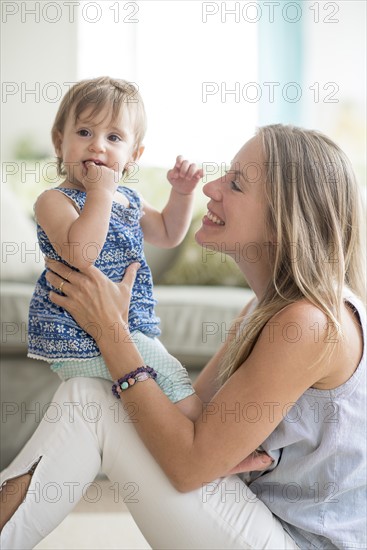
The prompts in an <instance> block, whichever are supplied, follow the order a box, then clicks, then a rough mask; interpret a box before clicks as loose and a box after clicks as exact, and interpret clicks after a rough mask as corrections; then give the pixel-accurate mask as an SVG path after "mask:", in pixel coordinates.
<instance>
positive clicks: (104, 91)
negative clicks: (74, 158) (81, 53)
mask: <svg viewBox="0 0 367 550" xmlns="http://www.w3.org/2000/svg"><path fill="white" fill-rule="evenodd" d="M90 107H92V110H91V112H90V113H89V117H90V118H91V119H92V118H93V117H94V116H96V115H98V114H99V113H100V112H101V111H103V110H104V108H105V107H110V108H111V122H113V121H114V120H115V119H116V117H117V116H118V115H119V114H120V112H121V109H128V110H129V111H130V112H132V113H133V114H134V118H133V120H134V125H135V128H134V129H135V143H134V150H135V151H136V150H138V149H139V147H140V146H141V144H142V141H143V139H144V136H145V132H146V114H145V108H144V103H143V100H142V98H141V95H140V94H139V91H138V88H137V86H136V84H134V83H132V82H127V81H126V80H121V79H113V78H110V77H108V76H101V77H99V78H93V79H89V80H81V81H80V82H77V83H76V84H74V86H72V87H71V88H70V90H69V91H68V92H67V93H66V94H65V96H64V97H63V99H62V101H61V104H60V107H59V109H58V111H57V114H56V117H55V121H54V124H53V126H52V130H51V137H52V143H53V145H54V147H55V149H56V150H57V149H58V146H59V141H60V134H61V135H62V134H63V132H64V128H65V124H66V120H67V117H68V115H69V113H70V112H72V113H73V115H74V118H75V121H77V120H78V118H79V117H80V116H81V114H82V113H83V112H84V111H85V110H86V109H89V108H90ZM57 173H58V174H59V175H62V176H65V175H66V171H65V168H64V166H63V159H62V158H61V157H58V158H57Z"/></svg>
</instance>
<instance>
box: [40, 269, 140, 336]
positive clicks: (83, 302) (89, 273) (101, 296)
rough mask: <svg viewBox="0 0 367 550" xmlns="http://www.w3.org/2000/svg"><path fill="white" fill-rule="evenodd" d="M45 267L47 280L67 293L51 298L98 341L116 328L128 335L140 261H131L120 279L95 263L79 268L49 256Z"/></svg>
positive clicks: (54, 293) (54, 295)
mask: <svg viewBox="0 0 367 550" xmlns="http://www.w3.org/2000/svg"><path fill="white" fill-rule="evenodd" d="M46 267H47V268H48V270H49V271H48V272H47V273H46V279H47V281H48V282H49V283H51V285H52V286H53V287H54V288H56V289H58V290H60V291H62V292H63V294H64V296H61V295H60V294H57V293H56V292H51V293H50V299H51V301H52V302H54V303H55V304H57V305H58V306H61V307H63V308H64V309H66V311H68V312H69V313H70V315H72V316H73V318H74V319H75V321H76V322H77V323H78V325H79V326H80V327H81V328H82V329H83V330H85V331H86V332H88V334H90V335H91V336H92V337H93V338H94V339H95V340H96V341H98V340H99V338H100V336H101V335H102V334H103V333H106V331H107V332H109V333H111V335H112V333H113V332H114V333H115V334H116V328H118V330H119V331H120V330H122V331H124V333H125V334H126V335H127V336H128V335H129V329H128V325H127V320H128V314H129V306H130V298H131V290H132V287H133V285H134V281H135V277H136V273H137V270H138V269H139V267H140V264H138V263H133V264H131V265H130V266H129V267H128V268H127V269H126V273H125V276H124V278H123V280H122V281H121V283H114V282H112V281H110V279H108V277H106V276H105V275H104V274H103V273H102V272H101V271H100V270H99V269H97V268H96V267H94V266H90V267H88V268H86V269H84V270H82V271H80V272H78V271H75V270H71V269H70V268H69V267H68V266H66V265H65V264H63V263H61V262H56V261H54V260H50V259H48V260H47V262H46ZM116 323H118V325H116Z"/></svg>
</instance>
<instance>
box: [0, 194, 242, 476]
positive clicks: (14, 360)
mask: <svg viewBox="0 0 367 550" xmlns="http://www.w3.org/2000/svg"><path fill="white" fill-rule="evenodd" d="M1 238H2V258H1V304H0V305H1V326H2V335H1V357H0V359H1V363H0V380H1V402H2V420H1V422H2V424H1V442H0V443H1V445H0V448H1V456H0V466H1V468H3V467H5V466H6V465H7V464H8V463H9V462H10V461H11V460H12V458H13V457H14V456H15V455H16V454H17V453H18V452H19V450H20V449H21V447H22V446H23V445H24V444H25V442H26V441H27V439H28V438H29V437H30V435H31V434H32V433H33V431H34V430H35V428H36V427H37V424H38V423H39V421H40V419H41V417H42V414H43V413H44V411H45V410H46V407H47V404H48V403H50V401H51V400H52V395H53V393H54V392H55V390H56V388H57V386H58V385H59V383H60V381H59V379H58V377H57V376H56V375H55V374H54V373H53V372H51V371H50V369H49V368H48V365H47V363H45V362H43V361H35V360H31V359H28V358H27V357H26V352H27V337H26V331H27V317H28V305H29V300H30V297H31V294H32V292H33V288H34V283H35V280H36V278H37V276H38V275H39V273H40V272H41V271H42V269H43V258H42V257H40V256H39V255H38V254H37V253H35V252H34V250H36V249H35V240H36V239H35V227H34V224H33V222H32V220H31V219H30V218H29V217H27V215H26V214H25V213H24V211H23V210H22V208H21V207H20V205H19V204H18V201H17V199H16V197H15V196H14V195H13V194H12V192H11V191H10V190H9V189H8V188H7V186H3V188H2V235H1ZM32 251H33V252H32ZM146 254H147V259H148V262H149V264H150V266H151V268H152V272H153V278H154V279H155V280H157V281H159V279H160V278H161V276H162V273H164V272H165V271H166V270H167V269H169V267H170V265H171V264H172V261H173V260H174V258H175V257H176V255H177V251H162V250H158V249H154V248H153V247H147V248H146ZM155 297H156V299H157V301H158V304H157V307H156V311H157V314H158V316H159V317H160V319H161V330H162V337H161V340H162V342H163V343H164V345H165V346H166V347H167V349H168V350H169V352H170V353H172V354H173V355H174V356H176V357H177V358H178V359H180V361H181V362H182V363H183V364H184V365H185V366H186V367H187V368H188V370H189V373H190V374H192V375H193V376H195V371H196V372H197V371H198V369H201V368H202V367H203V366H204V365H205V363H206V362H207V361H208V359H209V358H210V357H211V356H212V355H213V354H214V353H215V351H216V350H217V349H218V347H219V346H220V344H221V342H222V341H223V340H224V338H225V336H226V333H227V331H228V329H229V327H230V324H231V321H233V319H235V318H236V316H237V315H238V313H239V311H240V310H241V309H242V308H243V306H244V304H245V303H246V302H247V301H248V300H249V299H250V298H251V297H252V292H251V291H250V290H248V289H246V288H238V287H237V288H236V287H218V286H175V285H171V286H168V285H161V284H157V285H156V286H155Z"/></svg>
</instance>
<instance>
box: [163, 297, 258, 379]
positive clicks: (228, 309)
mask: <svg viewBox="0 0 367 550" xmlns="http://www.w3.org/2000/svg"><path fill="white" fill-rule="evenodd" d="M154 295H155V297H156V299H157V300H158V304H157V306H156V312H157V315H158V317H160V319H161V325H160V327H161V330H162V336H161V341H162V343H163V344H164V345H165V346H166V347H167V349H168V351H169V352H170V353H171V354H172V355H174V356H175V357H177V358H178V359H180V360H181V361H182V362H183V363H184V364H186V365H189V366H190V367H196V368H197V367H202V366H203V365H205V363H206V362H207V361H209V359H210V358H211V357H212V356H213V355H214V353H215V352H216V351H217V350H218V349H219V347H220V346H221V343H222V342H224V340H225V338H226V336H227V333H228V331H229V330H230V328H231V324H232V322H233V321H234V320H235V319H236V318H237V317H238V315H239V313H240V312H241V311H242V309H243V308H244V307H245V305H246V304H247V303H248V302H249V301H250V300H251V299H252V298H253V297H254V293H253V292H252V290H249V289H247V288H234V287H233V288H232V287H218V286H156V287H155V289H154Z"/></svg>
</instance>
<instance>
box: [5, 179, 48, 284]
mask: <svg viewBox="0 0 367 550" xmlns="http://www.w3.org/2000/svg"><path fill="white" fill-rule="evenodd" d="M0 266H1V267H0V274H1V279H2V280H6V281H16V282H35V281H36V279H37V277H38V276H39V275H40V273H41V272H42V270H43V269H44V259H43V256H42V253H41V251H40V249H39V245H38V242H37V234H36V224H35V223H34V222H33V220H32V219H31V218H30V217H29V216H28V214H26V212H25V210H24V209H23V207H22V206H21V204H20V203H19V200H18V198H17V196H16V195H15V193H14V192H13V191H12V189H11V188H10V187H9V185H8V183H7V182H6V181H3V182H2V184H1V264H0Z"/></svg>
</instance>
